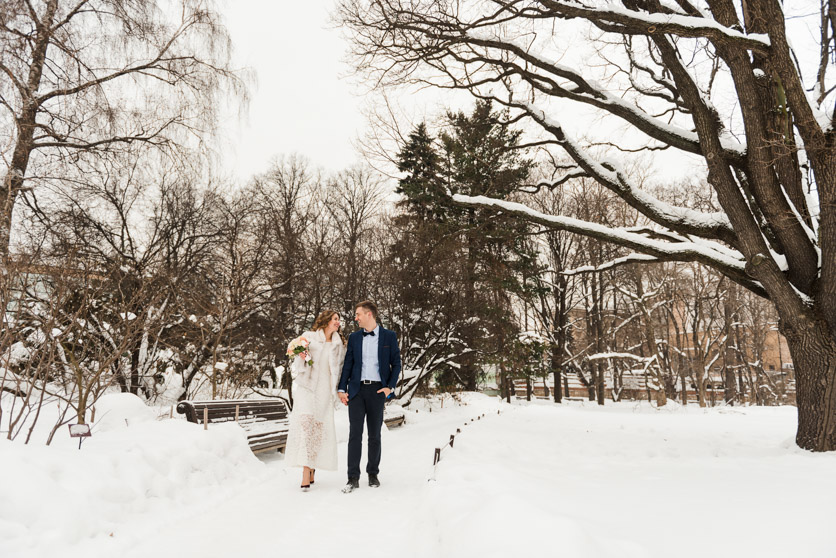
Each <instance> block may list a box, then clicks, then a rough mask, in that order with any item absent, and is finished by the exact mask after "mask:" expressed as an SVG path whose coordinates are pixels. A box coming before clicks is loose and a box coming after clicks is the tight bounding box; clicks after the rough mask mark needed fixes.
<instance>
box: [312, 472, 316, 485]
mask: <svg viewBox="0 0 836 558" xmlns="http://www.w3.org/2000/svg"><path fill="white" fill-rule="evenodd" d="M314 473H316V469H311V484H313V483H314V480H313V477H314Z"/></svg>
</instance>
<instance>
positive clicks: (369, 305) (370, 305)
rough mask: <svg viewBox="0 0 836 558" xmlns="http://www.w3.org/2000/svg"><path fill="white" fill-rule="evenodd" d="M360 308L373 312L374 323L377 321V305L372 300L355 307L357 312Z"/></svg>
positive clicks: (359, 303)
mask: <svg viewBox="0 0 836 558" xmlns="http://www.w3.org/2000/svg"><path fill="white" fill-rule="evenodd" d="M358 308H363V309H365V310H368V311H369V312H371V313H372V315H373V316H374V321H377V304H375V303H374V302H372V301H371V300H364V301H363V302H358V303H357V305H356V306H355V307H354V309H355V310H357V309H358Z"/></svg>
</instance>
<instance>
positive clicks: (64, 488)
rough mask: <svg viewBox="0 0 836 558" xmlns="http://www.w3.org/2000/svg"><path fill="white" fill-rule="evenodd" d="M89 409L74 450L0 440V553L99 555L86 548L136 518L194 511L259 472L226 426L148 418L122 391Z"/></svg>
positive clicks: (8, 557)
mask: <svg viewBox="0 0 836 558" xmlns="http://www.w3.org/2000/svg"><path fill="white" fill-rule="evenodd" d="M97 411H98V413H101V414H100V416H101V417H102V419H101V422H100V423H97V424H95V425H94V428H93V432H94V434H93V437H92V438H90V439H88V440H87V441H85V442H84V444H83V446H82V449H81V450H78V449H70V448H69V447H44V446H36V445H29V446H26V445H23V444H20V443H14V442H9V441H7V440H2V441H0V482H2V506H0V556H3V557H4V558H12V557H18V556H20V557H23V556H25V557H27V558H29V557H38V556H52V555H58V556H82V555H87V556H92V555H100V554H97V553H96V552H93V553H92V554H91V553H90V549H92V548H94V547H95V548H96V549H98V551H100V550H101V548H102V546H101V545H102V544H103V543H102V541H103V540H104V541H107V539H111V538H114V537H118V535H119V529H120V528H122V527H123V526H126V525H130V524H131V523H132V522H134V521H137V520H138V519H139V518H142V522H143V524H144V525H147V526H149V527H150V526H153V524H154V521H155V520H157V521H163V519H162V518H163V517H164V516H165V515H170V514H178V515H179V514H183V513H185V514H188V513H194V511H195V510H194V509H193V508H195V506H205V505H207V502H209V503H211V502H212V501H218V500H220V499H224V498H228V497H229V496H230V494H231V493H232V492H233V491H234V489H235V487H236V486H240V483H241V482H244V481H245V480H247V479H252V478H261V477H263V475H264V473H265V468H264V464H263V463H261V462H259V460H258V459H257V458H256V457H255V456H253V454H252V452H251V451H250V449H249V448H248V447H247V443H246V438H245V436H244V435H243V434H242V431H241V429H240V428H239V427H237V426H236V425H234V424H230V425H219V426H216V427H215V426H213V427H212V428H211V429H210V430H207V431H204V430H203V429H202V427H201V426H198V425H195V424H191V423H188V422H185V421H182V420H176V419H175V420H164V421H156V420H153V417H154V413H153V412H152V411H151V410H150V409H148V408H147V407H145V406H144V405H143V404H142V402H141V401H140V400H139V399H138V398H136V397H135V396H133V395H130V394H127V395H126V394H118V395H110V396H106V397H104V398H102V399H101V400H100V401H99V403H98V404H97ZM126 419H127V420H126ZM149 523H150V524H149Z"/></svg>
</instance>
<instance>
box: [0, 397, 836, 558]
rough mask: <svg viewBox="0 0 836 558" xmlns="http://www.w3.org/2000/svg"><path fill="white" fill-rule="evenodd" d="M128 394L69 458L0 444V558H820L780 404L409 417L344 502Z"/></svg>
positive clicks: (789, 418) (789, 421) (835, 464)
mask: <svg viewBox="0 0 836 558" xmlns="http://www.w3.org/2000/svg"><path fill="white" fill-rule="evenodd" d="M129 398H130V396H124V397H120V396H117V398H114V399H112V400H110V401H109V402H108V401H105V402H104V405H103V407H107V406H108V404H109V405H110V406H111V409H110V411H109V412H107V414H105V415H104V417H103V418H102V419H100V421H99V424H97V425H96V428H95V430H94V432H95V434H94V436H93V438H92V439H90V440H89V441H87V442H85V444H84V446H83V448H82V449H81V450H80V451H79V450H77V449H74V448H73V446H72V445H71V442H70V441H69V440H57V441H56V443H55V447H50V448H45V447H37V446H23V445H22V444H19V443H12V442H7V441H2V442H0V557H3V558H17V557H27V558H28V557H41V556H43V557H46V556H61V557H67V556H72V557H74V556H79V557H81V556H84V557H99V556H102V557H104V556H119V557H120V558H132V557H143V558H144V557H154V558H157V557H168V556H172V557H173V556H178V557H183V556H186V557H191V556H195V557H196V556H217V557H226V556H247V555H254V556H289V557H297V556H299V557H302V556H304V557H318V556H345V557H348V558H351V557H355V556H357V557H363V558H369V557H376V556H387V557H389V556H414V557H424V556H427V557H435V556H441V557H445V556H450V557H457V558H458V557H469V556H479V557H484V556H497V557H499V556H502V557H508V556H515V555H516V556H525V555H533V554H534V553H535V552H536V553H537V555H544V554H545V555H559V556H563V557H596V558H597V557H627V558H630V557H670V556H682V557H691V556H693V557H697V556H700V557H703V556H706V555H712V556H720V557H723V556H730V557H735V558H738V557H748V556H757V557H769V556H775V557H778V556H780V557H784V556H804V557H805V558H814V557H829V558H833V557H834V556H836V546H835V545H834V543H833V542H832V534H831V529H832V526H833V525H834V524H836V507H834V505H833V501H834V498H835V497H836V474H834V472H836V455H815V454H810V453H806V452H803V451H801V450H799V449H797V448H796V447H795V446H794V445H793V443H792V438H793V433H794V429H795V409H793V408H745V409H741V408H716V409H708V410H702V409H699V408H697V407H688V408H681V407H677V406H670V407H669V408H668V409H662V410H657V409H654V408H652V407H650V406H648V405H647V404H641V405H637V404H633V403H625V404H617V405H615V404H610V405H608V406H607V407H604V408H600V407H598V406H596V405H591V404H588V403H587V404H582V403H572V404H570V405H564V406H555V405H552V404H550V403H545V402H536V403H531V404H525V403H520V404H515V405H510V406H509V405H506V404H504V403H502V402H500V401H498V400H497V399H492V398H488V397H485V396H480V395H476V394H467V395H465V396H464V398H463V402H464V404H462V405H456V404H453V403H451V400H450V399H449V398H448V399H447V401H446V402H445V405H444V409H440V408H439V403H438V402H435V403H434V404H433V407H434V408H433V412H428V404H427V403H426V402H421V403H420V405H418V406H420V409H419V412H417V413H416V412H415V410H414V408H413V410H411V411H410V412H409V413H408V415H407V420H408V422H407V424H406V425H405V426H403V427H401V428H398V429H393V430H391V431H389V432H384V437H383V461H382V464H381V473H380V479H381V483H382V485H383V486H382V487H381V488H380V489H371V488H369V487H368V486H367V485H366V483H365V481H366V479H365V478H364V479H362V481H361V488H360V490H359V491H357V492H355V493H353V494H350V495H344V494H341V493H340V488H341V487H342V486H343V484H344V483H345V473H344V471H345V469H344V465H341V470H340V471H338V472H327V471H319V472H318V473H317V482H316V484H315V485H314V488H313V489H312V490H311V491H310V492H308V493H302V492H301V491H300V490H299V481H300V476H301V474H300V472H299V470H298V469H288V468H286V467H285V466H284V463H283V460H282V458H281V456H280V455H278V454H274V455H270V456H267V457H261V458H256V457H254V456H253V455H252V454H251V453H250V452H249V450H248V448H247V447H246V444H245V442H244V438H243V436H241V435H240V432H238V431H237V427H236V426H235V425H226V426H225V427H210V429H209V430H208V431H203V430H202V428H201V427H199V426H197V425H192V424H188V423H185V422H184V421H182V420H178V419H174V420H162V421H160V420H154V413H152V412H150V411H148V412H145V410H143V409H142V408H139V407H137V406H136V405H134V403H133V402H131V401H129ZM497 410H501V414H497ZM482 414H484V415H485V417H484V418H483V419H481V420H478V421H475V422H472V423H469V424H467V425H466V426H465V423H468V421H469V420H470V419H473V418H475V417H477V416H481V415H482ZM125 418H128V420H127V421H125V420H124V419H125ZM337 421H338V422H337V429H338V432H339V433H341V436H340V463H341V464H343V463H344V462H345V441H346V436H347V417H346V414H345V411H344V410H341V411H340V412H339V413H338V415H337ZM457 428H461V429H462V433H461V434H460V435H458V436H457V437H456V441H455V445H454V447H453V448H448V449H446V450H445V451H444V453H443V455H442V460H441V462H440V463H439V465H438V466H437V467H435V468H434V467H433V466H432V458H433V450H434V448H435V447H437V446H440V445H442V444H444V443H445V442H446V441H447V440H449V437H450V434H452V433H454V432H455V431H456V429H457Z"/></svg>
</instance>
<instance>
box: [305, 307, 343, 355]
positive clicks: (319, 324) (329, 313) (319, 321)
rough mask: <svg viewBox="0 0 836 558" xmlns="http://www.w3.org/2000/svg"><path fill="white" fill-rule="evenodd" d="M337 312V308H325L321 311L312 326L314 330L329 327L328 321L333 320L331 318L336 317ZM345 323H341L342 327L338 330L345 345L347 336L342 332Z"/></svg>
mask: <svg viewBox="0 0 836 558" xmlns="http://www.w3.org/2000/svg"><path fill="white" fill-rule="evenodd" d="M336 313H337V312H336V311H335V310H323V311H322V312H320V313H319V316H317V317H316V319H315V320H314V323H313V327H312V328H311V329H312V330H313V331H319V330H320V329H321V330H323V331H324V330H325V328H326V327H328V322H330V321H331V318H333V317H334V314H336ZM342 329H343V324H342V323H340V329H338V330H337V334H338V335H339V336H340V339H341V340H342V342H343V347H344V346H345V345H346V340H345V336H344V335H343V332H342Z"/></svg>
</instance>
